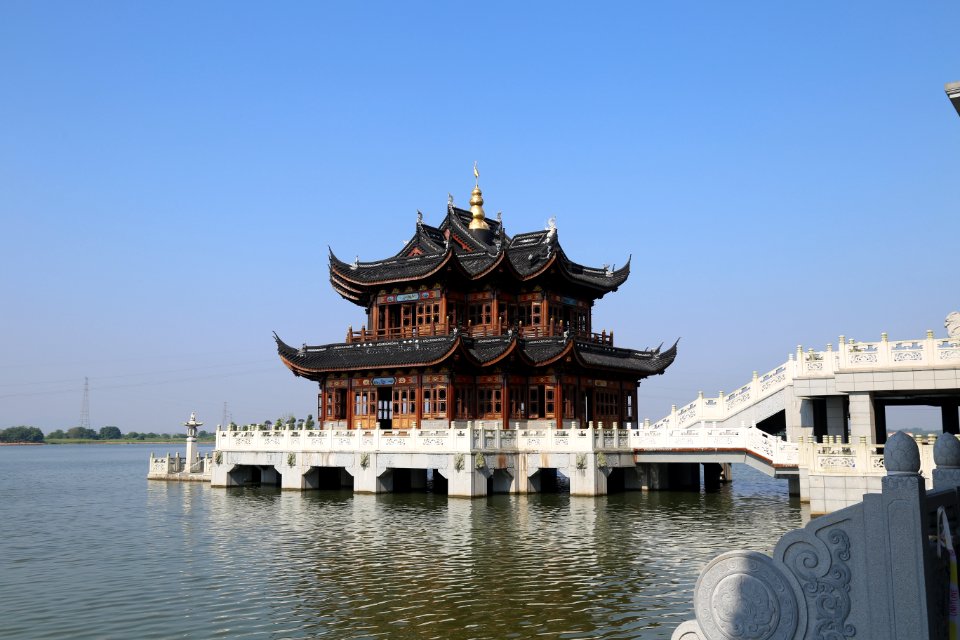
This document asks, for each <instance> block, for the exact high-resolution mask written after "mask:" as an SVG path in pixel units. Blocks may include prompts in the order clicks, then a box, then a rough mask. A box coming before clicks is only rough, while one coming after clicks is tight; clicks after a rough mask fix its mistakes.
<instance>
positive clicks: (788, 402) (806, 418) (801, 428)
mask: <svg viewBox="0 0 960 640" xmlns="http://www.w3.org/2000/svg"><path fill="white" fill-rule="evenodd" d="M783 401H784V402H783V407H784V411H783V419H784V422H785V423H786V424H785V426H786V428H787V440H790V441H791V442H796V441H797V440H798V439H799V438H800V436H805V435H812V434H813V407H812V405H811V404H810V401H809V400H807V399H805V398H797V397H795V396H794V395H793V386H792V385H791V386H789V387H787V388H785V389H784V390H783Z"/></svg>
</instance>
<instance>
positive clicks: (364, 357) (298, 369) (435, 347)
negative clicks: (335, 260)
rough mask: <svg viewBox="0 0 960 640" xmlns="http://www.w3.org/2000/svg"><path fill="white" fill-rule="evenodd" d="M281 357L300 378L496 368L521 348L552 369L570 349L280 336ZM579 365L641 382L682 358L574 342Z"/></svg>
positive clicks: (479, 341) (531, 343)
mask: <svg viewBox="0 0 960 640" xmlns="http://www.w3.org/2000/svg"><path fill="white" fill-rule="evenodd" d="M274 339H275V340H276V342H277V352H278V353H279V354H280V357H281V358H282V359H283V361H284V362H285V363H286V364H287V366H288V367H290V369H291V370H292V371H293V372H294V373H295V374H296V375H302V376H306V377H313V376H318V375H322V374H325V373H327V372H332V371H349V370H353V371H356V370H361V369H380V368H388V367H413V366H429V365H434V364H438V363H440V362H442V361H444V360H446V359H447V358H449V357H450V356H451V355H453V354H454V352H456V351H458V350H461V349H463V350H464V351H466V354H467V356H468V357H469V358H470V359H472V360H473V361H475V362H476V363H478V364H480V365H483V364H487V363H493V362H495V361H496V360H497V359H498V358H500V357H501V356H503V355H504V354H506V353H507V352H508V351H509V350H510V349H511V348H512V347H513V346H514V345H515V344H516V346H518V347H519V349H520V351H521V352H522V353H523V355H524V357H525V358H526V359H527V360H528V361H530V362H531V363H532V364H534V365H538V364H544V363H548V362H550V361H551V360H553V359H554V358H556V357H557V356H559V355H561V354H562V353H563V352H564V350H566V349H567V348H568V347H569V346H570V341H569V340H567V339H565V338H562V337H558V338H535V339H524V338H518V337H517V336H515V335H511V336H500V337H495V338H469V337H466V336H462V335H460V334H458V333H454V334H451V335H449V336H440V337H432V338H418V339H409V340H391V341H382V342H358V343H353V344H344V343H339V344H328V345H322V346H316V347H308V346H306V345H304V346H303V347H301V348H300V349H297V348H295V347H291V346H290V345H288V344H286V343H285V342H283V341H282V340H281V339H280V338H279V337H278V336H277V335H276V334H274ZM572 349H573V351H574V352H575V353H576V356H577V360H578V361H579V362H580V363H581V364H582V365H584V366H586V367H589V368H596V369H604V370H614V371H622V372H628V373H632V374H634V375H636V376H637V377H646V376H649V375H653V374H658V373H663V372H664V370H666V368H667V367H669V366H670V364H671V363H673V361H674V359H675V358H676V357H677V344H676V343H675V344H674V345H673V346H672V347H670V348H669V349H667V350H666V351H663V352H661V351H660V350H659V348H658V349H655V350H652V351H636V350H634V349H621V348H617V347H608V346H603V345H598V344H595V343H591V342H583V341H580V340H574V341H573V344H572Z"/></svg>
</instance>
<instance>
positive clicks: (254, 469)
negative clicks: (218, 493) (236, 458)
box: [227, 464, 281, 487]
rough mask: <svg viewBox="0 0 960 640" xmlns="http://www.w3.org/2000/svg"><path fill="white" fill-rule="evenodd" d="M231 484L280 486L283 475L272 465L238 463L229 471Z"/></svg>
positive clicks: (235, 485) (241, 485)
mask: <svg viewBox="0 0 960 640" xmlns="http://www.w3.org/2000/svg"><path fill="white" fill-rule="evenodd" d="M227 475H228V477H229V486H232V487H246V486H276V487H279V486H280V482H281V476H280V473H278V472H277V470H276V468H275V467H274V466H272V465H256V464H238V465H234V467H233V469H231V470H230V471H228V472H227Z"/></svg>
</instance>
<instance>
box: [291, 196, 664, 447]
mask: <svg viewBox="0 0 960 640" xmlns="http://www.w3.org/2000/svg"><path fill="white" fill-rule="evenodd" d="M479 193H480V191H479V187H477V188H476V189H475V190H474V198H473V199H472V200H471V204H475V202H476V201H477V200H479V202H480V204H481V205H482V198H481V197H479V195H478V194H479ZM478 209H479V215H478V211H477V210H478ZM478 221H479V223H482V224H478ZM628 275H629V261H628V263H627V265H626V266H625V267H623V268H621V269H619V270H615V269H611V268H607V267H603V268H591V267H585V266H583V265H579V264H577V263H575V262H573V261H571V260H569V259H568V258H567V257H566V255H565V253H564V251H563V249H562V247H561V246H560V244H559V241H558V239H557V232H556V228H555V227H554V226H552V225H551V226H550V227H549V228H548V229H546V230H544V231H542V232H533V233H528V234H520V235H517V236H514V237H513V238H510V237H508V236H506V234H505V232H504V229H503V226H502V224H500V221H499V220H498V221H496V222H494V221H487V220H485V218H484V216H483V212H482V207H479V206H474V207H472V210H471V211H469V212H468V211H465V210H461V209H458V208H456V207H454V206H452V205H450V206H448V209H447V215H446V218H445V219H444V221H443V223H442V224H441V225H440V226H439V227H430V226H428V225H426V224H424V223H423V221H422V219H420V220H418V222H417V229H416V233H415V234H414V236H413V238H411V240H410V241H409V242H407V243H406V245H405V246H404V248H403V250H402V251H401V252H400V253H398V254H397V255H396V256H393V257H391V258H388V259H386V260H380V261H377V262H371V263H361V262H359V261H356V262H354V263H352V264H349V263H344V262H342V261H340V260H338V259H337V258H336V256H334V255H333V253H332V252H331V255H330V281H331V284H332V285H333V287H334V289H335V290H336V291H337V292H338V293H339V294H340V295H341V296H342V297H344V298H345V299H347V300H349V301H351V302H353V303H355V304H357V305H358V306H360V307H362V308H364V309H365V312H366V318H365V322H364V323H363V324H362V325H361V328H360V329H359V330H355V329H354V328H353V327H350V328H349V329H348V330H347V334H346V340H345V341H344V342H343V343H337V344H328V345H320V346H316V347H308V346H306V345H304V346H303V347H301V348H300V349H296V348H293V347H290V346H289V345H287V344H286V343H284V342H283V341H282V340H280V338H279V337H277V338H276V339H277V346H278V351H279V354H280V356H281V359H282V360H283V362H284V364H286V366H287V367H289V368H290V369H291V370H292V371H293V373H294V374H296V375H297V376H302V377H306V378H308V379H311V380H315V381H317V382H318V383H319V393H318V406H317V410H318V415H319V416H320V421H321V423H322V424H323V425H324V426H325V427H327V428H348V429H374V428H380V429H414V428H423V427H425V426H427V427H431V428H436V427H438V426H447V425H450V424H451V422H453V421H483V422H484V423H485V424H490V425H491V426H492V425H496V426H499V427H500V428H514V427H516V426H521V427H522V426H524V425H527V424H529V423H530V422H531V421H537V422H538V423H539V424H540V425H542V424H543V423H544V422H545V423H547V424H549V425H550V426H557V427H559V426H563V425H564V423H565V422H566V423H569V422H572V421H577V422H581V423H588V422H593V423H595V425H597V426H599V424H602V425H603V426H604V427H612V426H614V425H627V424H635V423H636V420H637V417H636V416H637V413H636V412H637V384H638V382H639V381H640V380H641V379H643V378H645V377H647V376H649V375H656V374H660V373H663V371H664V370H665V369H666V368H667V367H668V366H669V365H670V363H672V362H673V359H674V358H675V356H676V344H674V345H673V347H671V348H670V349H668V350H666V351H660V349H659V348H658V349H655V350H645V351H638V350H634V349H623V348H619V347H616V346H614V342H613V332H612V331H607V330H602V331H600V332H596V331H595V330H594V327H593V322H592V310H593V305H594V303H595V301H596V300H598V299H600V298H601V297H603V296H604V295H605V294H607V293H610V292H612V291H615V290H616V289H617V287H619V286H620V284H622V283H623V282H624V281H625V280H626V278H627V276H628Z"/></svg>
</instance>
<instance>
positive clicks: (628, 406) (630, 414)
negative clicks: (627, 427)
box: [624, 392, 633, 422]
mask: <svg viewBox="0 0 960 640" xmlns="http://www.w3.org/2000/svg"><path fill="white" fill-rule="evenodd" d="M626 396H627V397H626V398H624V400H625V401H626V411H625V412H624V415H626V417H627V422H633V394H632V393H629V392H628V393H627V394H626Z"/></svg>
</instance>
